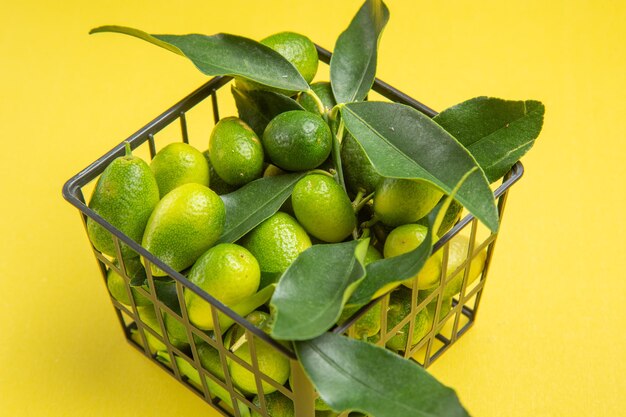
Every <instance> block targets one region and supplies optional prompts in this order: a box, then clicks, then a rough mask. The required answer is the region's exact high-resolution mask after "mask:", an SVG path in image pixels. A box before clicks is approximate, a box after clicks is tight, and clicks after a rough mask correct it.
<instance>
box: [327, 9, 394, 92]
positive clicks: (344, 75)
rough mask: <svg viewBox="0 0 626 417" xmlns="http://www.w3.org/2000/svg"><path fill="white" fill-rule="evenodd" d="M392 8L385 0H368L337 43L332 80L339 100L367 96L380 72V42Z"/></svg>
mask: <svg viewBox="0 0 626 417" xmlns="http://www.w3.org/2000/svg"><path fill="white" fill-rule="evenodd" d="M388 20H389V10H388V9H387V6H385V3H383V2H382V0H367V1H366V2H365V3H364V4H363V6H361V8H360V9H359V11H358V12H357V14H356V16H354V19H352V22H350V26H348V28H347V29H346V30H345V31H344V32H343V33H342V34H341V35H339V38H338V39H337V43H336V44H335V50H334V52H333V56H332V58H331V60H330V81H331V85H332V88H333V94H334V95H335V99H336V100H337V103H350V102H353V101H360V100H363V99H364V98H365V96H366V95H367V93H368V92H369V90H370V89H371V88H372V84H373V83H374V78H375V76H376V60H377V58H378V42H379V39H380V35H381V34H382V31H383V29H384V28H385V25H386V24H387V21H388Z"/></svg>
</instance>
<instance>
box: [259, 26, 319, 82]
mask: <svg viewBox="0 0 626 417" xmlns="http://www.w3.org/2000/svg"><path fill="white" fill-rule="evenodd" d="M261 43H262V44H263V45H265V46H269V47H270V48H272V49H273V50H275V51H276V52H278V53H279V54H281V55H282V56H284V57H285V58H286V59H287V61H289V62H291V63H292V64H293V66H294V67H296V69H297V70H298V72H299V73H300V75H302V78H304V80H305V81H306V82H307V83H310V82H311V81H313V77H315V74H316V73H317V66H318V57H317V49H316V48H315V44H314V43H313V42H312V41H311V39H309V38H307V37H306V36H304V35H301V34H299V33H294V32H279V33H275V34H273V35H270V36H268V37H267V38H265V39H263V40H261Z"/></svg>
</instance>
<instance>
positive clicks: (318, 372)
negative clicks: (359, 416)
mask: <svg viewBox="0 0 626 417" xmlns="http://www.w3.org/2000/svg"><path fill="white" fill-rule="evenodd" d="M295 348H296V354H297V355H298V359H299V360H300V363H302V366H303V368H304V371H305V372H306V374H307V375H308V376H309V379H310V380H311V381H312V382H313V385H315V388H317V391H318V392H319V394H320V397H321V398H322V399H323V400H324V402H326V403H327V404H328V405H330V407H331V408H333V409H334V410H336V411H338V412H342V411H345V410H356V411H361V412H364V413H366V414H368V415H372V416H376V417H399V416H407V417H408V416H411V417H438V416H441V417H443V416H445V417H468V416H469V414H468V413H467V411H465V409H464V408H463V406H462V405H461V403H460V401H459V399H458V398H457V396H456V394H455V392H454V391H453V390H452V389H451V388H448V387H446V386H444V385H442V384H441V383H440V382H438V381H437V380H436V379H435V378H433V377H432V376H431V375H429V374H428V372H426V371H425V370H424V369H423V368H422V367H420V366H419V365H418V364H416V363H415V362H412V361H411V360H409V359H404V358H402V357H401V356H399V355H397V354H395V353H392V352H390V351H389V350H387V349H384V348H382V347H379V346H375V345H372V344H370V343H366V342H362V341H359V340H355V339H350V338H347V337H345V336H341V335H337V334H334V333H326V334H324V335H323V336H320V337H318V338H316V339H313V340H308V341H304V342H296V343H295Z"/></svg>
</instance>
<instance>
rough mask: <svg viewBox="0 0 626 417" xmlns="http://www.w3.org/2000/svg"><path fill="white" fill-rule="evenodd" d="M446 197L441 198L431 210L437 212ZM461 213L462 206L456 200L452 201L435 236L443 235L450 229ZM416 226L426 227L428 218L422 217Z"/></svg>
mask: <svg viewBox="0 0 626 417" xmlns="http://www.w3.org/2000/svg"><path fill="white" fill-rule="evenodd" d="M446 198H447V196H443V197H442V198H441V200H439V203H437V205H436V206H435V208H434V209H433V210H438V209H439V207H441V205H442V204H443V202H444V200H445V199H446ZM462 212H463V205H462V204H461V203H459V202H458V201H456V200H452V202H451V203H450V206H449V207H448V210H446V214H445V215H444V217H443V221H442V222H441V226H439V230H438V231H437V236H443V235H445V234H446V233H447V232H448V231H449V230H450V229H452V227H453V226H454V225H455V224H456V223H457V222H458V221H459V219H460V218H461V213H462ZM417 224H423V225H424V226H428V216H424V217H422V218H421V219H419V220H418V221H417Z"/></svg>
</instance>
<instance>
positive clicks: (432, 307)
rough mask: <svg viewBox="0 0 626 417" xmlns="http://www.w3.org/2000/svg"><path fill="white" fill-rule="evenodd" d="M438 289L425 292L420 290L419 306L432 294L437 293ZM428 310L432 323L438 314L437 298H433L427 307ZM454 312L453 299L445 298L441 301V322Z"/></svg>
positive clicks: (418, 296) (429, 289) (434, 288)
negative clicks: (451, 311)
mask: <svg viewBox="0 0 626 417" xmlns="http://www.w3.org/2000/svg"><path fill="white" fill-rule="evenodd" d="M436 289H437V287H433V288H428V289H425V290H419V292H418V293H417V304H418V305H419V304H421V303H422V301H424V300H425V299H426V298H427V297H428V296H429V295H430V294H432V293H433V291H435V290H436ZM426 309H427V310H428V314H429V315H430V321H431V323H432V322H433V321H434V319H435V313H436V312H437V296H435V297H434V298H433V300H432V301H431V302H430V303H428V304H427V305H426ZM450 310H452V297H445V296H444V298H443V300H441V307H440V310H439V322H440V323H441V320H442V319H443V318H444V317H445V316H446V315H447V314H448V313H449V312H450Z"/></svg>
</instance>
